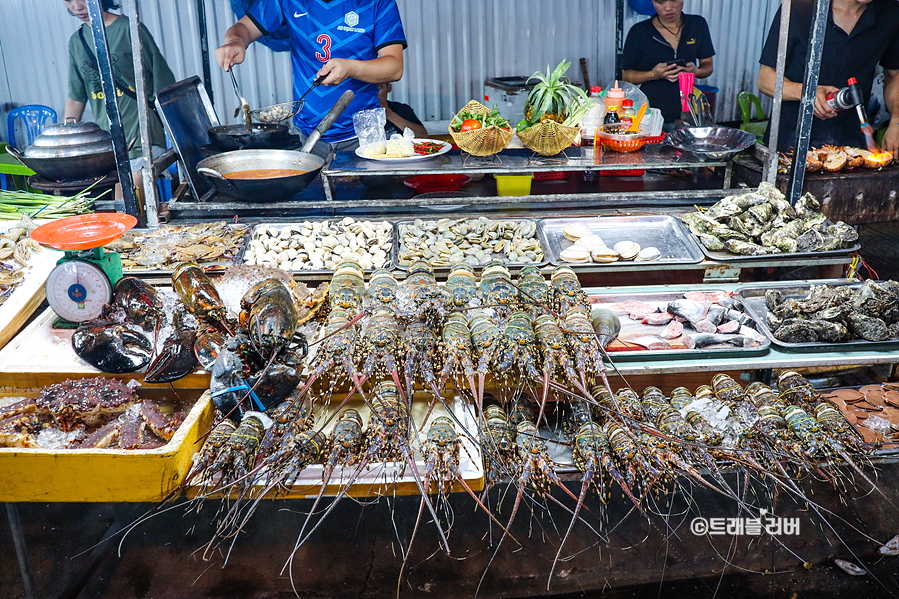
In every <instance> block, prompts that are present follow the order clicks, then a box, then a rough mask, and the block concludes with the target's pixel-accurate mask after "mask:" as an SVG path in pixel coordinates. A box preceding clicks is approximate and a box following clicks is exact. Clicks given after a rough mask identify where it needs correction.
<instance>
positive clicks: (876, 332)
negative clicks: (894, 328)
mask: <svg viewBox="0 0 899 599" xmlns="http://www.w3.org/2000/svg"><path fill="white" fill-rule="evenodd" d="M849 328H850V329H851V330H852V332H853V333H855V334H856V335H857V336H859V337H861V338H862V339H864V340H866V341H886V340H887V339H889V338H890V332H889V330H888V329H887V325H886V323H885V322H884V321H882V320H880V319H879V318H873V317H871V316H866V315H864V314H861V313H859V312H851V313H850V314H849Z"/></svg>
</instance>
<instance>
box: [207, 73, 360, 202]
mask: <svg viewBox="0 0 899 599" xmlns="http://www.w3.org/2000/svg"><path fill="white" fill-rule="evenodd" d="M353 97H354V94H353V92H352V90H347V91H345V92H344V93H343V95H342V96H340V99H339V100H337V103H336V104H335V105H334V107H333V108H331V110H330V111H328V114H326V115H325V118H324V119H322V122H321V123H319V125H318V127H316V128H315V131H313V132H312V133H311V134H310V135H309V138H308V139H307V140H306V143H305V144H303V148H302V149H301V150H300V151H295V150H235V151H233V152H225V153H224V154H218V155H217V156H210V157H209V158H204V159H203V160H201V161H200V162H199V163H197V172H199V173H201V174H202V175H204V176H205V177H206V179H208V180H209V183H210V185H212V186H213V187H214V188H215V190H216V191H218V192H219V193H221V194H224V195H226V196H231V197H235V198H239V199H241V200H245V201H248V202H255V201H265V200H282V199H284V198H289V197H290V196H292V195H294V194H295V193H297V192H300V191H302V190H303V189H306V187H308V186H309V184H310V183H312V181H314V180H315V178H316V177H318V173H319V172H320V171H321V169H322V166H324V164H325V161H324V159H323V158H321V157H319V156H316V155H315V154H312V153H310V152H311V150H312V148H313V146H315V144H316V143H317V142H318V140H319V139H320V138H321V136H322V134H323V133H324V132H325V131H327V130H328V129H329V128H330V127H331V125H333V124H334V121H336V120H337V117H339V116H340V115H341V113H343V111H344V110H345V109H346V107H347V106H349V104H350V102H352V101H353ZM256 169H294V170H301V171H305V172H303V173H302V174H298V175H292V176H290V177H273V178H268V179H228V178H226V177H225V175H227V174H229V173H235V172H238V171H246V170H256Z"/></svg>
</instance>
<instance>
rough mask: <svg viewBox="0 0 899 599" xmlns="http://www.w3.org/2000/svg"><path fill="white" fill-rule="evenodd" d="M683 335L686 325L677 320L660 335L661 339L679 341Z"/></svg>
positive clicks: (669, 324)
mask: <svg viewBox="0 0 899 599" xmlns="http://www.w3.org/2000/svg"><path fill="white" fill-rule="evenodd" d="M683 334H684V325H682V324H681V323H679V322H678V321H676V320H672V321H671V322H669V323H668V326H667V327H665V330H664V331H662V332H661V333H659V337H661V338H662V339H677V338H678V337H680V336H681V335H683Z"/></svg>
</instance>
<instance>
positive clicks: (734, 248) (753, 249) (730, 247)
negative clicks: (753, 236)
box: [724, 239, 771, 256]
mask: <svg viewBox="0 0 899 599" xmlns="http://www.w3.org/2000/svg"><path fill="white" fill-rule="evenodd" d="M724 247H725V249H727V251H729V252H733V253H734V254H739V255H741V256H763V255H765V254H770V253H771V252H770V251H769V250H768V249H767V248H765V247H762V246H760V245H758V244H757V243H752V242H751V241H740V240H737V239H728V240H726V241H725V242H724Z"/></svg>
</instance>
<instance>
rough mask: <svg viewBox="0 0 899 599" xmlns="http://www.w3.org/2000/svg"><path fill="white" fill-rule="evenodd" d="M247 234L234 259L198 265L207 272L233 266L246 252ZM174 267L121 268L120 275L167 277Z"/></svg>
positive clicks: (139, 232) (131, 231)
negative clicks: (238, 257)
mask: <svg viewBox="0 0 899 599" xmlns="http://www.w3.org/2000/svg"><path fill="white" fill-rule="evenodd" d="M180 226H184V227H189V226H190V225H180ZM227 226H228V227H231V228H233V227H248V225H245V224H243V223H239V224H228V225H227ZM155 230H156V229H131V230H130V231H129V233H134V234H135V235H140V234H149V233H152V232H153V231H155ZM249 233H250V229H249V228H248V229H247V233H246V234H244V237H243V241H242V242H241V246H240V247H239V248H238V250H237V254H236V255H235V256H234V257H231V258H226V259H219V260H212V261H207V262H199V263H198V264H199V265H200V266H201V267H202V268H203V269H204V270H207V271H208V270H225V269H226V268H228V267H229V266H231V265H232V264H234V260H236V259H237V256H241V255H243V253H244V252H245V251H246V248H247V239H248V236H249ZM175 266H176V265H175V264H173V265H172V267H171V268H161V269H156V268H124V267H123V268H122V274H124V275H125V276H143V277H158V276H169V275H171V274H172V270H174V267H175Z"/></svg>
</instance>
